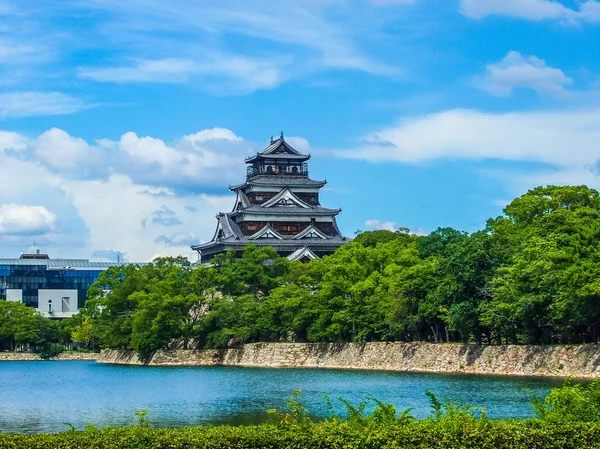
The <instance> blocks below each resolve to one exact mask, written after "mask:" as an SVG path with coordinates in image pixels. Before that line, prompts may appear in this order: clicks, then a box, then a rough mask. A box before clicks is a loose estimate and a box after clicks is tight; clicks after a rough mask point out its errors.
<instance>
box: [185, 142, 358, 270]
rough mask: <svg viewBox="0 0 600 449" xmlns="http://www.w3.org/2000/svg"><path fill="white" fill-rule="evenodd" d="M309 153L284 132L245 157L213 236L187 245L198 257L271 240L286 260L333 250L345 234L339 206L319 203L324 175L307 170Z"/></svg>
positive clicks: (304, 258) (206, 258)
mask: <svg viewBox="0 0 600 449" xmlns="http://www.w3.org/2000/svg"><path fill="white" fill-rule="evenodd" d="M309 159H310V154H302V153H300V152H298V151H297V150H296V149H294V148H293V147H292V146H291V145H290V144H289V143H288V142H286V141H285V139H284V137H283V133H282V134H281V137H280V138H279V139H277V140H273V138H271V142H270V144H269V146H268V147H267V148H265V149H264V150H263V151H262V152H260V153H257V154H255V155H254V156H251V157H249V158H247V159H246V161H245V162H246V164H248V167H247V175H246V182H244V183H243V184H240V185H236V186H230V187H229V189H230V190H231V191H232V192H234V193H235V194H236V195H237V198H236V201H235V204H234V207H233V210H232V211H231V212H228V213H219V214H218V215H217V220H218V222H217V230H216V231H215V235H214V236H213V238H212V240H211V241H210V242H207V243H203V244H201V245H196V246H192V249H193V250H196V251H198V253H199V254H200V261H201V262H202V263H208V262H210V261H211V259H212V258H213V257H214V256H215V255H216V254H219V253H223V252H225V251H227V250H229V249H233V250H234V251H235V252H236V254H237V255H238V256H240V255H241V253H242V251H243V249H244V246H246V245H247V244H248V243H250V242H253V243H255V244H256V245H258V246H272V247H273V248H275V249H276V250H277V252H278V253H279V254H280V255H281V256H284V257H288V258H289V259H290V260H302V261H307V260H310V259H314V258H317V257H322V256H324V255H327V254H331V253H333V252H334V251H335V250H336V249H337V248H339V247H340V246H341V245H343V244H344V243H346V242H348V241H349V239H347V238H346V237H344V236H342V234H341V233H340V230H339V229H338V226H337V223H336V216H337V215H338V214H339V213H340V212H341V209H328V208H326V207H323V206H321V203H320V199H319V191H320V190H321V188H322V187H323V186H325V184H326V183H327V182H326V181H315V180H312V179H310V178H309V176H308V160H309Z"/></svg>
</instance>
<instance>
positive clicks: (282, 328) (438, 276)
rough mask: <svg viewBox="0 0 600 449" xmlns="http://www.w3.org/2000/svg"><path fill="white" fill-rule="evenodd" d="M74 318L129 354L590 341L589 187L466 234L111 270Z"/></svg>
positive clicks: (595, 207) (595, 239) (541, 193)
mask: <svg viewBox="0 0 600 449" xmlns="http://www.w3.org/2000/svg"><path fill="white" fill-rule="evenodd" d="M88 296H89V298H90V300H88V302H87V305H86V308H85V309H84V310H83V311H82V312H81V313H80V314H79V315H78V316H76V317H75V318H74V319H73V322H72V323H71V327H72V328H82V327H84V326H87V329H88V332H87V338H88V339H87V340H86V341H85V343H86V344H89V345H96V346H102V347H110V348H131V349H135V350H136V351H138V353H140V354H142V355H143V354H148V353H150V352H151V351H153V350H155V349H158V348H164V347H168V346H169V345H171V346H173V345H174V344H179V345H180V346H181V347H190V346H194V347H201V348H221V347H226V346H231V345H235V344H240V343H245V342H267V341H269V342H277V341H308V342H350V341H353V342H370V341H417V340H418V341H432V342H468V341H473V342H478V343H486V344H508V343H511V344H552V343H590V342H594V343H597V342H598V337H599V333H600V196H599V194H598V192H597V191H596V190H593V189H589V188H587V187H585V186H579V187H538V188H536V189H534V190H531V191H530V192H528V193H527V194H525V195H523V196H522V197H520V198H517V199H515V200H514V201H513V202H512V203H510V204H509V205H508V206H507V207H506V209H505V214H504V216H501V217H498V218H495V219H490V220H489V221H488V222H487V226H486V227H485V229H483V230H481V231H479V232H475V233H473V234H467V233H465V232H461V231H457V230H454V229H449V228H443V229H438V230H437V231H435V232H433V233H431V234H430V235H428V236H416V235H411V234H410V233H409V232H408V231H407V230H399V231H397V232H390V231H375V232H358V233H357V236H356V238H355V239H354V241H352V242H350V243H348V244H346V245H344V246H343V247H341V248H340V249H338V250H337V251H336V252H335V254H333V255H331V256H329V257H325V258H324V259H323V260H314V261H311V262H310V263H308V264H302V263H299V262H294V263H290V262H289V261H288V260H287V259H285V258H279V257H277V255H276V253H275V251H274V250H273V249H271V248H258V247H256V246H253V245H249V246H247V247H246V249H245V252H244V255H243V258H241V259H235V258H234V257H233V254H231V253H230V254H225V255H219V256H217V257H215V259H214V260H213V264H212V265H211V266H195V265H192V264H190V263H189V262H188V261H187V260H185V259H182V258H177V259H158V260H156V261H155V262H154V263H151V264H149V265H146V266H143V267H138V266H127V267H119V268H111V269H109V270H108V271H106V272H105V273H103V274H102V275H101V276H100V278H99V280H98V282H97V283H96V284H95V285H93V286H92V288H91V289H90V291H89V293H88Z"/></svg>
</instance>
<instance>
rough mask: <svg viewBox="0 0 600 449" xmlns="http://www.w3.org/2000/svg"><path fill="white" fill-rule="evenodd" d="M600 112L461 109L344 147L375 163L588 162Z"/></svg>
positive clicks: (598, 151)
mask: <svg viewBox="0 0 600 449" xmlns="http://www.w3.org/2000/svg"><path fill="white" fill-rule="evenodd" d="M599 141H600V110H583V111H564V112H511V113H499V114H493V113H485V112H480V111H473V110H463V109H455V110H450V111H445V112H440V113H435V114H430V115H425V116H422V117H418V118H413V119H405V120H402V121H401V122H400V123H399V124H398V125H396V126H391V127H388V128H385V129H382V130H381V131H378V132H375V133H373V134H371V135H369V136H367V137H366V138H365V145H364V146H363V147H361V148H358V149H355V150H351V151H339V152H337V154H338V155H339V156H342V157H348V158H355V159H363V160H369V161H379V162H381V161H398V162H408V163H420V162H426V161H431V160H436V159H440V158H460V159H474V160H478V159H504V160H513V161H534V162H543V163H548V164H555V165H560V166H572V165H583V164H586V163H591V162H594V161H595V160H596V159H598V157H599V156H600V147H598V142H599Z"/></svg>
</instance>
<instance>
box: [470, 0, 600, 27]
mask: <svg viewBox="0 0 600 449" xmlns="http://www.w3.org/2000/svg"><path fill="white" fill-rule="evenodd" d="M599 5H600V3H598V2H596V1H594V0H588V1H586V2H583V3H580V6H579V11H577V10H574V9H570V8H568V7H566V6H564V5H563V4H561V3H559V2H557V1H551V0H461V10H462V13H463V14H464V15H466V16H468V17H471V18H473V19H482V18H484V17H487V16H490V15H505V16H510V17H518V18H524V19H529V20H548V19H557V20H563V21H567V22H571V21H575V20H589V21H595V20H600V10H599Z"/></svg>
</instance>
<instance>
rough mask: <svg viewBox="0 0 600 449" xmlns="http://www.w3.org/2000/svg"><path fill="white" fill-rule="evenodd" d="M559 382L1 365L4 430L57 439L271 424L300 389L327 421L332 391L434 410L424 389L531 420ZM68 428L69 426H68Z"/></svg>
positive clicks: (418, 411)
mask: <svg viewBox="0 0 600 449" xmlns="http://www.w3.org/2000/svg"><path fill="white" fill-rule="evenodd" d="M561 383H562V381H561V380H559V379H551V378H531V377H507V376H502V377H496V376H473V375H448V374H417V373H394V372H375V371H344V370H321V369H261V368H238V367H186V368H168V367H156V368H154V367H136V366H116V365H103V364H97V363H94V362H59V361H57V362H2V363H0V391H1V396H0V397H1V399H0V431H2V432H9V433H38V432H60V431H65V430H68V429H69V424H70V425H73V426H74V427H76V428H78V429H83V427H84V426H85V425H86V424H94V425H96V426H98V427H103V426H111V427H114V426H124V425H130V424H135V423H136V419H137V418H136V417H135V412H136V410H140V409H145V410H148V417H149V419H150V423H151V425H152V426H154V427H178V426H193V425H199V424H246V423H258V422H261V421H265V420H267V419H268V416H267V414H266V413H265V411H266V410H267V409H272V408H278V409H282V408H284V407H285V402H286V397H288V396H289V395H290V393H291V391H292V390H293V389H300V390H302V392H303V394H302V399H303V402H304V403H305V405H306V406H307V407H308V408H309V411H310V412H311V413H312V414H314V415H316V416H321V417H326V416H328V414H329V412H328V409H327V406H326V405H325V402H324V401H323V399H322V398H321V396H320V395H319V393H321V392H323V393H326V394H328V395H329V396H330V397H331V398H332V400H333V403H334V406H335V408H336V411H337V412H339V413H340V414H342V413H343V406H342V404H341V403H340V402H339V401H337V400H336V398H338V397H343V398H345V399H347V400H349V401H350V402H352V403H354V404H358V403H359V402H360V401H361V400H362V399H364V398H365V396H367V395H369V394H370V395H372V396H373V397H375V398H378V399H380V400H382V401H385V402H392V403H394V405H396V407H397V409H398V410H399V411H400V410H404V409H406V408H412V409H413V410H412V414H413V415H414V416H417V417H421V418H422V417H425V416H427V415H428V414H429V412H430V407H429V402H428V399H427V397H426V395H425V390H430V391H432V392H433V393H435V394H436V395H438V396H442V397H443V396H445V397H448V398H449V399H457V398H460V399H461V400H462V401H464V402H466V403H470V404H473V405H480V406H484V407H486V410H487V413H488V416H489V417H491V418H524V417H529V416H532V409H531V406H530V404H529V393H527V392H526V391H525V390H532V391H534V392H536V393H538V394H540V395H543V394H545V393H546V392H547V391H548V389H549V388H551V387H554V386H558V385H560V384H561ZM67 423H68V424H67Z"/></svg>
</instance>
